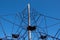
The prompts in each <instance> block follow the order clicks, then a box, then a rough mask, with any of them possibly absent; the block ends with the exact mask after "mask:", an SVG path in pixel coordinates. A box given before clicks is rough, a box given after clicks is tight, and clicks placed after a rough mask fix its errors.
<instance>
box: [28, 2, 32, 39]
mask: <svg viewBox="0 0 60 40" xmlns="http://www.w3.org/2000/svg"><path fill="white" fill-rule="evenodd" d="M28 26H30V3H28ZM28 40H32V37H31V30H28Z"/></svg>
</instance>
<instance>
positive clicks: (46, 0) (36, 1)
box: [0, 0, 60, 34]
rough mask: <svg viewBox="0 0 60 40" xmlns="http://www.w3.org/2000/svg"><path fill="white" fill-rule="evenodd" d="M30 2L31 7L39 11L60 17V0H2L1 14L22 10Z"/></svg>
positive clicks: (0, 5)
mask: <svg viewBox="0 0 60 40" xmlns="http://www.w3.org/2000/svg"><path fill="white" fill-rule="evenodd" d="M28 2H30V3H31V8H34V9H36V10H37V11H38V12H41V13H42V14H44V15H47V16H51V17H55V18H59V19H60V0H0V15H5V14H14V13H17V12H21V11H22V10H23V9H24V8H25V7H26V6H27V4H28ZM50 22H51V21H50ZM56 28H57V27H56ZM56 28H55V29H56ZM58 28H59V27H58ZM51 29H52V28H51ZM50 31H52V30H50ZM53 34H54V33H53Z"/></svg>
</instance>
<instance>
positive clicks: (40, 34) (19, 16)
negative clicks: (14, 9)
mask: <svg viewBox="0 0 60 40" xmlns="http://www.w3.org/2000/svg"><path fill="white" fill-rule="evenodd" d="M30 9H31V8H30V3H28V5H27V7H26V8H25V9H23V11H22V12H21V13H20V12H18V13H16V14H9V15H0V34H1V35H0V40H60V29H59V28H60V27H59V25H60V19H57V18H53V17H50V16H46V15H43V14H42V13H39V12H37V11H36V10H35V9H33V8H32V9H31V10H30ZM54 31H55V32H54Z"/></svg>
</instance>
